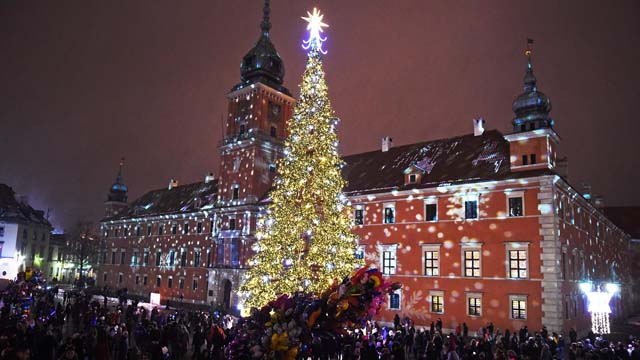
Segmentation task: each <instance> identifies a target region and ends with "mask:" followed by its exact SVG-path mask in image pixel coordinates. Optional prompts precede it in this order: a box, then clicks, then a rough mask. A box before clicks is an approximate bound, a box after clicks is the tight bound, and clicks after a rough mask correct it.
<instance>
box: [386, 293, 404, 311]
mask: <svg viewBox="0 0 640 360" xmlns="http://www.w3.org/2000/svg"><path fill="white" fill-rule="evenodd" d="M387 296H388V300H389V302H388V303H387V310H389V311H400V310H402V289H401V288H400V289H396V290H395V291H394V292H393V293H392V294H389V295H387ZM392 296H397V298H398V307H392V304H391V299H392Z"/></svg>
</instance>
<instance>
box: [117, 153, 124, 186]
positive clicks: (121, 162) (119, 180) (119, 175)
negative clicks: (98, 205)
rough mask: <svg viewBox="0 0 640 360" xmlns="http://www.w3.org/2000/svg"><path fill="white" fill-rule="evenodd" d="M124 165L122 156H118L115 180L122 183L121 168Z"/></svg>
mask: <svg viewBox="0 0 640 360" xmlns="http://www.w3.org/2000/svg"><path fill="white" fill-rule="evenodd" d="M123 167H124V156H123V157H122V158H120V168H119V169H118V175H117V176H116V182H117V183H122V168H123Z"/></svg>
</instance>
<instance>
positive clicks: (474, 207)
mask: <svg viewBox="0 0 640 360" xmlns="http://www.w3.org/2000/svg"><path fill="white" fill-rule="evenodd" d="M464 218H465V219H477V218H478V200H465V201H464Z"/></svg>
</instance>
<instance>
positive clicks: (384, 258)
mask: <svg viewBox="0 0 640 360" xmlns="http://www.w3.org/2000/svg"><path fill="white" fill-rule="evenodd" d="M396 249H397V245H381V246H379V250H380V261H381V262H382V273H383V274H385V275H393V274H395V273H396Z"/></svg>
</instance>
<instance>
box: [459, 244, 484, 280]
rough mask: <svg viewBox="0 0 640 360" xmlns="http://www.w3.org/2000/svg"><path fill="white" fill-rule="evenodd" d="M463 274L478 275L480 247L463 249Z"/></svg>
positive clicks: (466, 275)
mask: <svg viewBox="0 0 640 360" xmlns="http://www.w3.org/2000/svg"><path fill="white" fill-rule="evenodd" d="M463 256H464V276H465V277H480V249H474V250H463Z"/></svg>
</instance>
